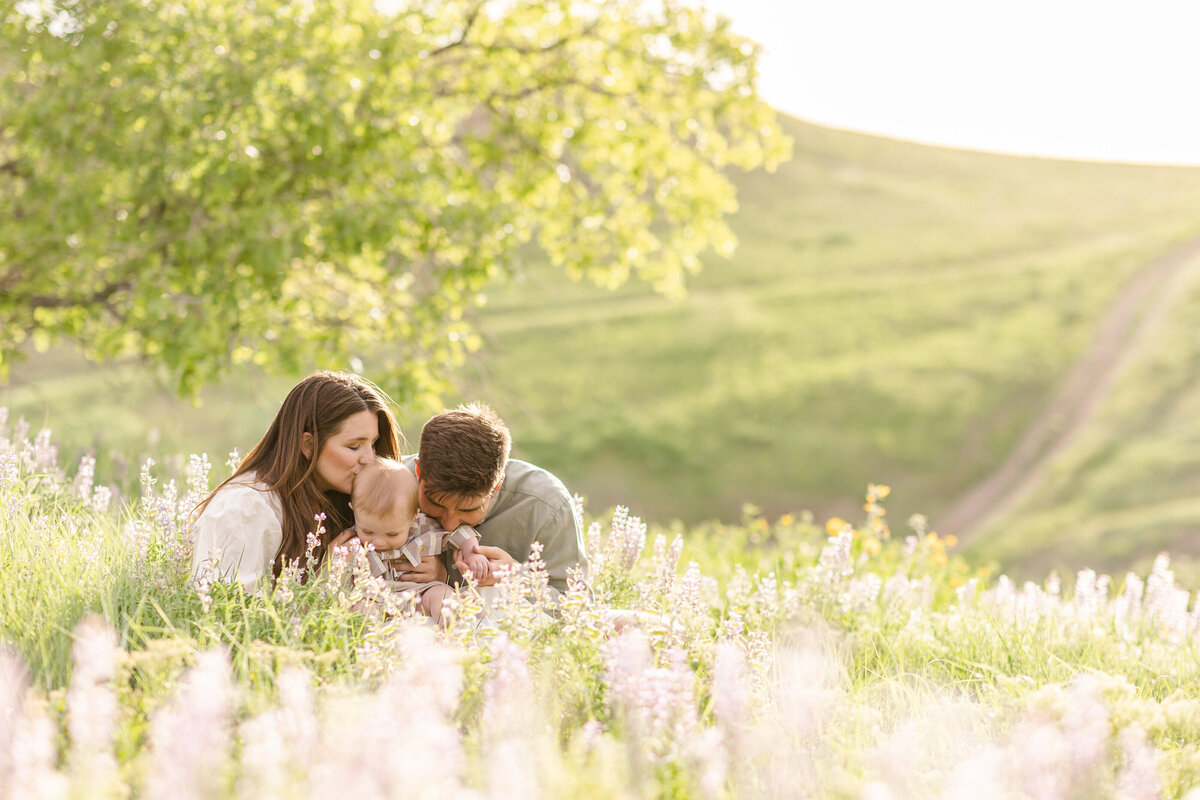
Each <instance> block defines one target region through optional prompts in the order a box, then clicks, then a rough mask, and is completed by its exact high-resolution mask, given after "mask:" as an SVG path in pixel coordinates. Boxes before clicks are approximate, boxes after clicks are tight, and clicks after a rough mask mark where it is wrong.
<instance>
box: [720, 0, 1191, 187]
mask: <svg viewBox="0 0 1200 800" xmlns="http://www.w3.org/2000/svg"><path fill="white" fill-rule="evenodd" d="M697 2H698V4H703V5H705V6H707V7H708V8H709V9H711V10H712V11H715V12H717V13H720V14H723V15H725V16H727V17H729V18H730V19H731V20H732V21H733V27H734V30H736V31H737V32H739V33H741V34H743V35H745V36H748V37H749V38H751V39H754V40H755V41H757V42H759V43H760V44H762V45H763V46H764V47H765V49H766V52H765V54H764V56H763V58H762V60H761V62H760V69H761V83H760V86H759V90H760V93H761V94H762V95H763V97H764V98H765V99H766V100H767V102H769V103H770V104H771V105H773V106H774V107H775V108H777V109H779V110H780V111H784V112H786V113H788V114H791V115H793V116H796V117H799V118H801V119H804V120H807V121H810V122H816V123H819V124H823V125H828V126H831V127H836V128H845V129H849V130H856V131H864V132H868V133H878V134H882V135H885V136H890V137H893V138H899V139H910V140H914V141H919V142H926V143H929V144H937V145H949V146H955V147H966V148H970V149H977V150H990V151H995V152H1001V153H1014V154H1020V155H1040V156H1050V157H1063V158H1077V159H1086V160H1095V161H1130V162H1140V163H1166V164H1200V0H1121V1H1120V2H1114V1H1113V0H990V1H989V2H981V1H980V0H697Z"/></svg>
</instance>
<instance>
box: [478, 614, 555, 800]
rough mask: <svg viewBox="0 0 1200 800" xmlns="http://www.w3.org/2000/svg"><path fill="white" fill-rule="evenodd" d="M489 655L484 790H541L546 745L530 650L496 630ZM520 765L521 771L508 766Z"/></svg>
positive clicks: (522, 793)
mask: <svg viewBox="0 0 1200 800" xmlns="http://www.w3.org/2000/svg"><path fill="white" fill-rule="evenodd" d="M489 650H490V651H491V655H492V659H491V662H490V663H489V665H488V666H489V674H488V680H487V683H486V684H485V685H484V689H483V719H482V723H483V727H482V731H481V734H482V745H483V753H482V761H483V766H484V770H485V771H486V773H487V786H488V788H489V792H488V794H489V795H490V796H491V797H495V798H506V797H528V798H536V797H538V796H540V795H541V794H542V790H541V786H540V780H539V779H540V778H541V776H543V775H544V774H545V773H546V771H547V769H548V766H549V761H550V757H549V752H550V745H549V743H548V742H547V741H546V734H545V731H546V725H545V721H544V720H542V719H541V718H540V714H539V713H538V712H539V705H538V703H537V700H536V698H535V696H534V691H533V683H532V679H531V676H530V674H529V654H528V653H526V652H525V650H523V649H522V648H521V647H519V646H517V645H515V644H513V643H512V642H511V641H509V639H508V637H507V636H506V635H505V634H503V633H501V634H500V635H499V636H497V637H496V638H495V639H494V640H492V642H491V643H490V645H489ZM514 764H521V769H513V765H514Z"/></svg>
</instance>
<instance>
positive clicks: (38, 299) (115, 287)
mask: <svg viewBox="0 0 1200 800" xmlns="http://www.w3.org/2000/svg"><path fill="white" fill-rule="evenodd" d="M131 288H133V281H118V282H117V283H112V284H109V285H108V286H105V287H104V288H103V289H100V290H99V291H96V292H93V293H92V294H90V295H87V296H86V297H57V296H52V295H45V294H36V295H33V296H31V297H29V298H27V299H26V304H27V305H29V306H31V307H32V308H69V307H71V306H94V305H101V304H104V305H108V299H109V298H110V297H112V296H113V295H114V294H116V293H117V292H120V291H123V290H126V289H131Z"/></svg>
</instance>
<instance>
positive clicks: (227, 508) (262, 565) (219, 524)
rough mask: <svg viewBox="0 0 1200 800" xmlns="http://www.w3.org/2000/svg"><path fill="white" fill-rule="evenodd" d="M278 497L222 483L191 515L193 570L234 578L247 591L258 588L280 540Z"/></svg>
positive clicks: (268, 572) (280, 526)
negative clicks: (199, 510)
mask: <svg viewBox="0 0 1200 800" xmlns="http://www.w3.org/2000/svg"><path fill="white" fill-rule="evenodd" d="M278 502H279V501H278V498H277V497H276V496H275V495H274V493H272V492H269V491H260V490H258V489H255V488H253V487H252V486H250V485H248V484H238V483H233V484H229V485H227V486H225V487H224V488H222V489H221V490H220V491H218V492H217V493H216V494H215V495H213V498H212V500H210V501H209V503H208V506H207V507H206V508H205V509H204V512H203V513H202V514H201V515H200V518H199V519H198V520H196V543H195V547H194V549H193V552H192V571H193V574H194V575H195V576H197V577H199V576H201V575H205V574H208V575H211V576H213V577H214V578H217V579H220V580H230V581H232V580H237V581H238V582H239V583H241V584H242V588H243V589H245V590H246V592H248V593H254V592H257V591H258V590H259V588H260V584H261V581H262V579H263V577H264V576H270V575H271V568H272V564H273V562H274V561H275V557H276V555H278V553H279V548H280V546H281V545H282V544H283V522H282V520H281V517H282V514H281V513H280V512H279V510H278V508H277V504H278Z"/></svg>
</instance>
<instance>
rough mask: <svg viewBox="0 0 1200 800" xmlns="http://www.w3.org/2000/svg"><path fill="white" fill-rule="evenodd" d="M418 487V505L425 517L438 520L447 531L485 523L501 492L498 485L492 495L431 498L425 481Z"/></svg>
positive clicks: (438, 496)
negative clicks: (493, 503) (497, 494)
mask: <svg viewBox="0 0 1200 800" xmlns="http://www.w3.org/2000/svg"><path fill="white" fill-rule="evenodd" d="M418 487H419V488H418V490H417V503H418V504H419V505H420V507H421V510H422V511H423V512H425V516H427V517H432V518H433V519H436V520H437V522H438V524H439V525H441V526H442V529H443V530H447V531H452V530H454V529H455V528H457V527H458V526H459V525H471V526H475V525H478V524H480V523H481V522H483V520H484V518H485V517H487V513H488V511H489V510H490V509H491V507H492V500H493V499H495V497H496V492H498V491H500V486H499V485H497V486H496V488H495V489H493V490H492V493H491V494H486V495H482V496H479V497H459V496H455V495H437V496H436V497H431V496H430V495H428V494H426V493H425V481H424V480H420V481H419V482H418Z"/></svg>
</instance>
